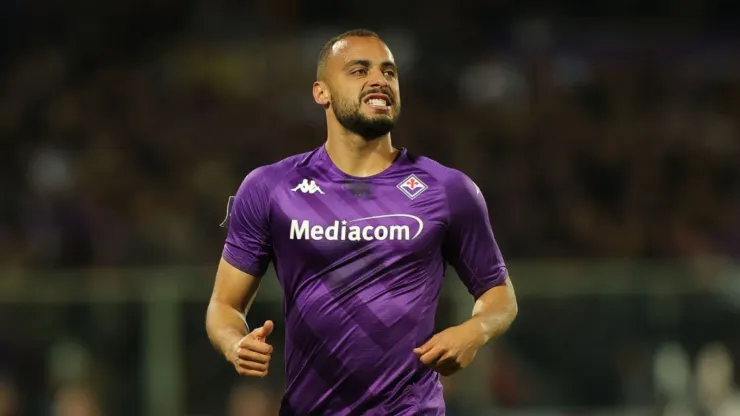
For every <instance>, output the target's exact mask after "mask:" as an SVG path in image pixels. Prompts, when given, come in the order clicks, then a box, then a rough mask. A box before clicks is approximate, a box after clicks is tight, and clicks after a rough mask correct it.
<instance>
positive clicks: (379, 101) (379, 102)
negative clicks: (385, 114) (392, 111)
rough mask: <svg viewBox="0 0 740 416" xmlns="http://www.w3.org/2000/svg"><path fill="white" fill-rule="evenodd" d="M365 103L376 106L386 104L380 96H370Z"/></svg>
mask: <svg viewBox="0 0 740 416" xmlns="http://www.w3.org/2000/svg"><path fill="white" fill-rule="evenodd" d="M367 103H368V104H370V105H377V106H382V107H385V106H386V105H387V104H386V102H385V100H384V99H382V98H372V99H370V100H368V101H367Z"/></svg>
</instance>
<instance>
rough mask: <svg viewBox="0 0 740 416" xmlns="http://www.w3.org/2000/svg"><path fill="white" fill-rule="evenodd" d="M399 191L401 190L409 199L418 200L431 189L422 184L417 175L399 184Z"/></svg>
mask: <svg viewBox="0 0 740 416" xmlns="http://www.w3.org/2000/svg"><path fill="white" fill-rule="evenodd" d="M398 189H400V190H401V192H403V193H404V194H405V195H406V196H407V197H409V199H412V200H413V199H416V198H417V197H418V196H419V195H421V194H422V193H423V192H424V191H426V190H427V189H429V187H428V186H427V185H426V184H425V183H424V182H422V181H421V180H420V179H419V178H418V177H417V176H416V175H411V176H409V177H408V178H406V179H404V180H403V182H401V183H399V184H398Z"/></svg>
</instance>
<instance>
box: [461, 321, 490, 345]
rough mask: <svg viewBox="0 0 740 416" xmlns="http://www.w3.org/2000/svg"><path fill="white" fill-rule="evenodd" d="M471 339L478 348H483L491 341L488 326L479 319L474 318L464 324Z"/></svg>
mask: <svg viewBox="0 0 740 416" xmlns="http://www.w3.org/2000/svg"><path fill="white" fill-rule="evenodd" d="M463 325H464V326H465V328H466V330H467V331H468V333H470V335H471V338H472V339H473V340H474V342H475V343H476V345H477V346H478V347H482V346H483V345H485V344H486V343H488V341H489V340H490V339H491V334H490V333H489V332H490V331H488V328H487V325H486V324H485V322H484V321H483V320H482V319H480V318H479V317H476V316H474V317H472V318H470V319H468V320H467V321H465V322H464V323H463Z"/></svg>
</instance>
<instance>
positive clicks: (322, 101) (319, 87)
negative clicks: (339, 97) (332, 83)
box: [313, 81, 331, 107]
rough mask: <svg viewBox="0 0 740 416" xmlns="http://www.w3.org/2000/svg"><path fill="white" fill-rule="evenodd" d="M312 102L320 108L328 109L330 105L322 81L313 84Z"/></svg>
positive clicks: (326, 89)
mask: <svg viewBox="0 0 740 416" xmlns="http://www.w3.org/2000/svg"><path fill="white" fill-rule="evenodd" d="M313 100H314V101H316V104H318V105H320V106H322V107H328V106H329V104H331V94H330V93H329V88H328V87H327V85H326V84H325V83H324V82H323V81H316V82H314V83H313Z"/></svg>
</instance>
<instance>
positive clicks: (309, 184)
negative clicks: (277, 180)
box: [291, 179, 324, 195]
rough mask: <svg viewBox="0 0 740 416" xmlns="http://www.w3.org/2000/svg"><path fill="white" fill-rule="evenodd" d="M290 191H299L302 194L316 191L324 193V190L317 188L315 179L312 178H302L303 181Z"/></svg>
mask: <svg viewBox="0 0 740 416" xmlns="http://www.w3.org/2000/svg"><path fill="white" fill-rule="evenodd" d="M291 191H293V192H298V191H301V192H303V193H304V194H311V195H313V194H315V193H317V192H318V193H320V194H323V193H324V191H322V190H321V188H319V186H318V185H316V181H314V180H311V181H309V180H308V179H304V180H303V182H301V183H300V184H298V186H296V187H295V188H293V189H291Z"/></svg>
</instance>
